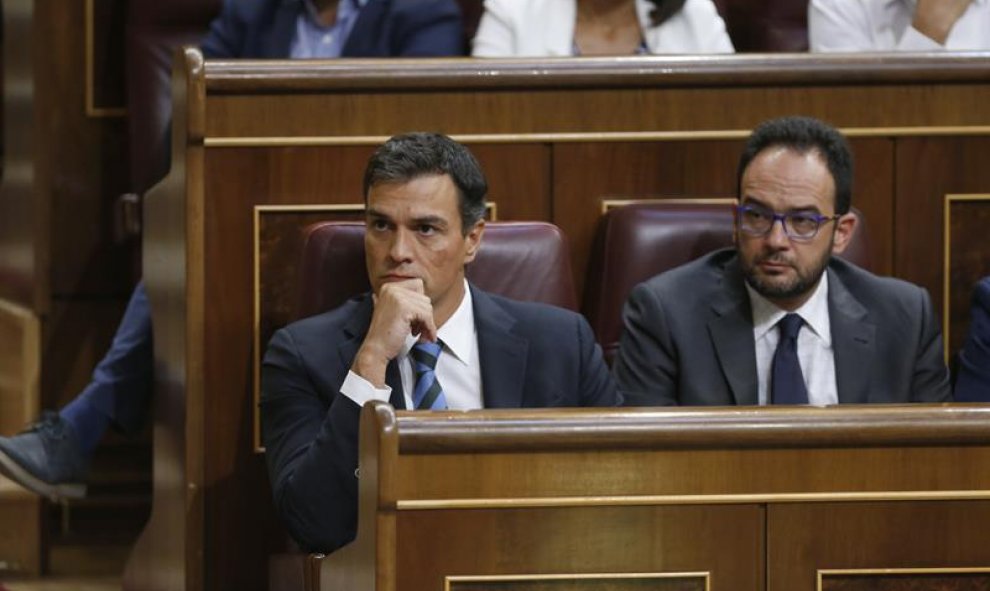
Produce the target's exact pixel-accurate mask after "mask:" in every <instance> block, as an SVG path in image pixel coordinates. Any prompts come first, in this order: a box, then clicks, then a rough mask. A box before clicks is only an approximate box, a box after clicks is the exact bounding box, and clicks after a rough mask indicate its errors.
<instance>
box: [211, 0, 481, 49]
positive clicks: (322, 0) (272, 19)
mask: <svg viewBox="0 0 990 591" xmlns="http://www.w3.org/2000/svg"><path fill="white" fill-rule="evenodd" d="M200 47H201V48H202V50H203V54H204V55H205V56H206V57H213V58H216V57H248V58H261V59H284V58H287V57H292V58H321V57H322V58H326V57H429V56H440V55H461V54H463V53H464V52H465V41H464V28H463V25H462V23H461V11H460V7H459V6H458V4H457V2H455V0H227V1H226V2H225V3H224V7H223V11H222V12H221V13H220V16H219V17H217V18H216V19H215V20H214V21H213V22H212V23H211V24H210V32H209V34H208V35H207V36H206V38H205V39H203V42H202V43H201V44H200Z"/></svg>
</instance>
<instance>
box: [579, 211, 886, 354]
mask: <svg viewBox="0 0 990 591" xmlns="http://www.w3.org/2000/svg"><path fill="white" fill-rule="evenodd" d="M732 208H733V206H732V205H728V204H691V205H684V204H673V203H671V204H665V203H649V204H646V203H644V204H634V205H629V206H626V207H620V208H615V209H612V210H610V211H609V212H608V213H607V214H605V216H603V218H602V220H601V223H600V224H599V227H598V233H597V235H596V237H595V244H594V247H593V251H592V255H591V260H590V262H589V267H588V276H587V281H586V288H585V298H584V314H585V316H587V317H588V321H589V322H590V323H591V328H592V329H593V330H594V331H595V336H596V338H597V339H598V342H599V343H600V344H601V346H602V349H603V350H604V352H605V358H606V360H608V361H609V363H611V361H612V359H613V358H614V356H615V352H616V350H617V349H618V346H619V336H620V335H621V334H622V307H623V305H625V302H626V298H627V297H629V292H630V291H632V288H633V287H635V286H636V285H637V284H639V283H641V282H643V281H645V280H647V279H649V278H650V277H653V276H654V275H657V274H659V273H662V272H664V271H666V270H668V269H673V268H674V267H677V266H679V265H683V264H684V263H687V262H689V261H692V260H694V259H696V258H698V257H700V256H702V255H705V254H707V253H709V252H711V251H713V250H716V249H718V248H723V247H726V246H732V242H733V241H732V235H733V209H732ZM853 211H854V213H856V215H857V216H859V220H860V223H859V228H858V229H857V231H856V234H855V235H854V236H853V240H852V243H851V244H850V245H849V248H847V249H846V252H845V253H843V257H844V258H846V259H847V260H850V261H852V262H854V263H856V264H857V265H859V266H861V267H864V268H869V244H868V241H867V233H866V227H865V223H864V222H863V216H862V214H860V213H859V212H858V211H856V210H853ZM684 297H691V294H685V295H684Z"/></svg>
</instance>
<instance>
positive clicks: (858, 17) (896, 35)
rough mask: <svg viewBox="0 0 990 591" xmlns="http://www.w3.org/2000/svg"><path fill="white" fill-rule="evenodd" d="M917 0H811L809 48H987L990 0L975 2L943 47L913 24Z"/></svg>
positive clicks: (815, 49)
mask: <svg viewBox="0 0 990 591" xmlns="http://www.w3.org/2000/svg"><path fill="white" fill-rule="evenodd" d="M916 5H917V0H811V3H810V4H809V5H808V41H809V43H810V45H811V51H935V50H941V49H948V50H956V51H962V50H979V49H990V0H973V2H972V3H971V4H970V5H969V6H968V7H967V8H966V12H964V13H963V15H962V16H961V17H959V20H958V21H956V24H955V25H954V26H953V27H952V30H951V31H950V32H949V36H948V38H947V39H946V40H945V45H939V44H938V43H937V42H936V41H935V40H934V39H932V38H930V37H926V36H925V35H923V34H922V33H921V32H919V31H918V30H917V29H915V28H914V27H912V26H911V22H912V21H913V20H914V9H915V6H916Z"/></svg>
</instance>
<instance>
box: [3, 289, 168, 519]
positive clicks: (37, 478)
mask: <svg viewBox="0 0 990 591" xmlns="http://www.w3.org/2000/svg"><path fill="white" fill-rule="evenodd" d="M152 364H153V352H152V332H151V311H150V309H149V307H148V296H147V293H146V292H145V290H144V283H143V282H142V283H138V285H137V287H135V289H134V292H133V293H132V294H131V299H130V302H128V304H127V310H126V311H125V312H124V317H123V319H121V321H120V325H119V326H118V327H117V333H116V334H115V335H114V338H113V344H112V345H111V346H110V349H109V350H108V351H107V353H106V355H105V356H104V357H103V359H102V360H101V361H100V363H99V364H98V365H97V366H96V369H95V370H93V377H92V380H91V381H90V383H89V385H88V386H86V388H85V389H84V390H83V391H82V392H81V393H80V394H79V395H78V396H76V397H75V398H74V399H73V400H72V401H71V402H69V404H67V405H66V406H65V407H64V408H62V410H61V411H59V412H58V413H54V412H45V413H43V414H42V417H41V420H39V421H38V422H37V423H35V424H34V425H32V426H30V427H29V428H28V429H27V430H25V431H24V432H22V433H20V434H19V435H15V436H13V437H0V474H3V475H4V476H6V477H8V478H10V479H11V480H13V481H14V482H17V483H18V484H20V485H21V486H24V487H25V488H27V489H29V490H32V491H34V492H36V493H38V494H40V495H44V496H47V497H49V498H52V499H58V498H79V497H82V496H84V495H85V493H86V485H85V481H86V476H87V473H88V471H89V461H90V458H91V457H92V455H93V451H94V450H95V449H96V446H97V444H99V442H100V440H101V439H102V438H103V435H104V434H105V433H106V430H107V428H108V427H109V426H110V425H115V426H116V427H118V428H120V429H121V430H123V431H124V432H132V431H135V430H137V429H138V428H139V427H140V426H141V424H142V423H143V421H144V418H145V417H146V416H147V413H148V409H149V408H150V402H151V393H152V375H151V374H152Z"/></svg>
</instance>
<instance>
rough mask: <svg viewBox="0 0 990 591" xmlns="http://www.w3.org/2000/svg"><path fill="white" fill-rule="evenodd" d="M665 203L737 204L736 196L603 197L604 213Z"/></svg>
mask: <svg viewBox="0 0 990 591" xmlns="http://www.w3.org/2000/svg"><path fill="white" fill-rule="evenodd" d="M654 203H662V204H664V205H667V204H669V205H735V204H736V198H735V197H674V198H672V199H654V198H650V199H602V215H604V214H606V213H608V212H609V210H610V209H613V208H616V207H625V206H627V205H639V204H654Z"/></svg>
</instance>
